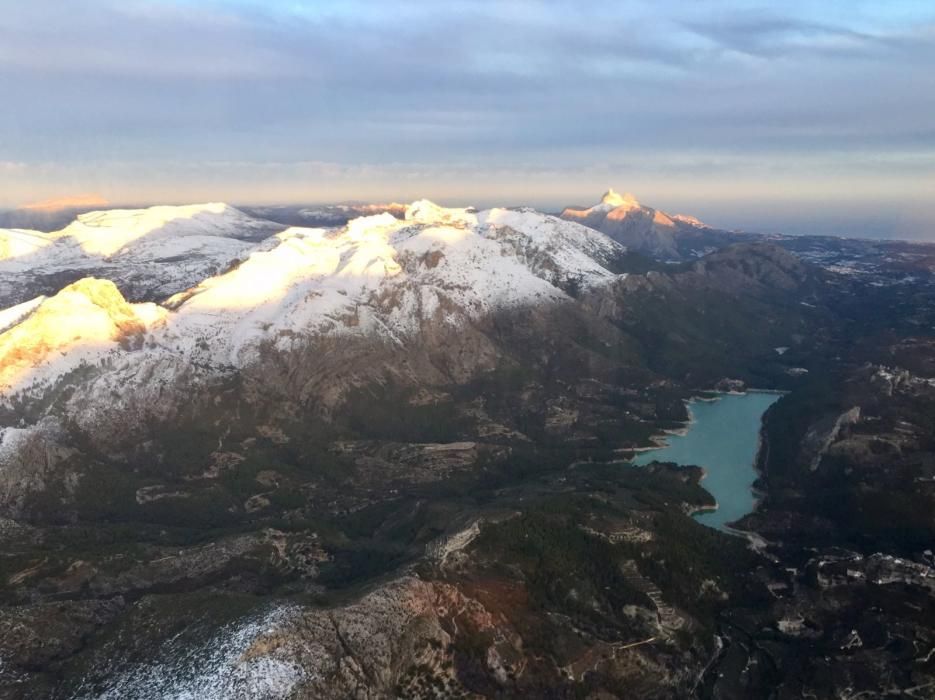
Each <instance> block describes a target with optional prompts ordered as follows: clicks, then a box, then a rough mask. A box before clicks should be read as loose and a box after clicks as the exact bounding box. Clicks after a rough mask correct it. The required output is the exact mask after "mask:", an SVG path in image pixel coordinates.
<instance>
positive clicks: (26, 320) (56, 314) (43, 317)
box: [0, 278, 166, 395]
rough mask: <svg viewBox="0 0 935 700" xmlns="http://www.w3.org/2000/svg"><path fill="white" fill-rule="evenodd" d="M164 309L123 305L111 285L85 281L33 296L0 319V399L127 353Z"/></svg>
mask: <svg viewBox="0 0 935 700" xmlns="http://www.w3.org/2000/svg"><path fill="white" fill-rule="evenodd" d="M165 315H166V311H165V310H164V309H163V308H161V307H159V306H156V305H155V304H133V305H131V304H127V302H126V301H125V300H124V298H123V297H122V296H121V294H120V292H119V291H118V290H117V288H116V287H115V286H114V284H113V282H109V281H106V280H97V279H93V278H88V279H84V280H81V281H79V282H75V283H74V284H70V285H68V286H67V287H65V288H64V289H63V290H62V291H60V292H59V293H58V294H56V295H55V296H54V297H52V298H50V299H45V298H43V297H39V298H37V299H36V300H34V301H32V302H26V303H24V304H21V305H19V306H16V307H13V308H12V309H10V310H9V311H8V312H6V313H5V314H2V315H0V329H3V328H4V324H3V321H4V319H3V318H2V316H10V317H11V318H13V319H16V322H15V323H13V324H12V325H8V327H6V328H5V329H4V330H3V332H0V395H2V394H3V393H5V392H6V393H15V392H16V391H17V390H19V389H21V388H24V387H29V388H31V389H32V390H33V391H34V390H35V389H36V388H37V387H41V386H43V385H45V384H47V383H49V382H54V381H55V380H56V379H58V378H59V377H61V376H63V375H65V374H67V373H68V372H70V371H71V370H73V369H76V368H78V367H81V366H82V365H88V364H92V365H93V364H97V363H99V362H100V360H101V358H103V357H104V356H106V355H108V354H112V353H116V352H121V351H127V350H129V349H131V348H132V347H133V345H134V342H139V340H140V339H141V337H142V335H143V334H144V333H145V332H146V330H147V329H148V328H150V327H151V326H152V325H153V324H154V323H156V322H157V321H159V320H161V319H162V318H163V317H164V316H165Z"/></svg>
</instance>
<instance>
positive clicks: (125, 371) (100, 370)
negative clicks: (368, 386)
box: [0, 201, 625, 461]
mask: <svg viewBox="0 0 935 700" xmlns="http://www.w3.org/2000/svg"><path fill="white" fill-rule="evenodd" d="M188 211H189V212H190V213H191V217H190V218H183V217H182V216H180V215H179V214H180V212H179V210H178V209H174V210H172V211H171V213H172V214H173V215H174V216H173V218H168V217H167V216H166V215H165V212H158V211H157V212H153V211H151V210H150V211H148V212H146V213H139V212H134V213H129V214H128V213H125V212H117V213H113V214H111V215H105V214H100V215H96V216H94V217H88V218H82V220H79V222H77V223H76V224H75V225H73V226H71V227H69V228H68V229H66V230H65V231H63V232H61V233H60V234H58V235H56V236H55V237H53V238H51V239H50V240H51V243H50V244H49V245H48V246H46V247H47V248H59V247H62V248H63V249H66V250H68V249H73V248H79V249H81V250H82V251H83V252H84V253H85V254H88V255H91V253H89V252H88V250H87V248H90V249H92V250H93V251H95V253H94V254H95V255H99V256H101V257H102V258H103V259H107V260H108V261H109V262H110V265H111V266H112V267H111V268H107V269H113V270H114V272H115V274H114V277H113V279H114V280H115V281H116V284H115V283H114V282H111V281H109V280H104V279H96V278H86V279H82V280H80V281H78V282H75V283H72V284H70V285H68V286H65V287H64V288H63V289H61V291H59V292H58V293H56V294H53V295H50V296H48V297H38V298H36V299H33V300H31V301H27V302H23V303H21V304H19V305H17V306H15V307H12V308H9V309H7V310H6V311H5V312H3V314H2V315H0V367H2V368H3V370H2V371H0V405H6V406H7V407H8V408H9V407H11V406H13V405H14V404H15V405H16V406H17V407H18V409H17V411H14V412H13V414H12V415H14V416H16V417H17V418H18V422H17V424H16V425H15V426H14V425H11V424H8V425H7V426H6V427H7V428H17V429H22V428H24V427H26V428H28V425H26V426H24V425H23V424H22V423H23V419H24V416H30V420H31V421H33V422H34V424H35V425H38V424H39V423H41V422H42V421H43V420H45V419H47V418H49V417H50V416H52V415H53V414H55V415H58V416H59V417H61V418H64V419H67V420H74V421H77V423H79V424H80V425H82V426H83V427H85V428H87V429H88V430H89V431H92V432H94V433H95V434H96V435H98V436H104V435H105V434H108V433H109V431H117V432H122V433H124V434H131V433H132V425H130V424H131V423H134V422H135V424H137V425H143V424H145V423H146V421H147V420H149V419H150V418H151V417H152V416H153V415H155V414H160V413H161V414H165V413H166V412H171V411H172V410H174V409H173V406H174V405H175V404H177V403H178V402H179V401H182V400H184V399H185V397H186V396H188V395H189V393H190V392H191V391H193V390H194V389H193V387H194V386H196V385H199V383H201V384H204V383H210V382H213V381H216V380H217V379H218V378H219V377H223V376H231V374H232V373H234V374H237V373H242V374H243V376H246V377H250V376H255V377H259V376H262V377H263V379H262V380H257V381H262V382H263V383H265V384H266V385H268V386H276V385H277V383H279V384H281V385H282V387H283V391H287V392H290V391H294V390H295V386H294V383H295V378H296V376H295V375H299V376H302V378H303V381H304V382H305V383H307V384H308V383H310V382H313V381H318V383H317V384H315V387H314V391H313V389H312V388H311V386H309V387H308V388H306V389H305V390H304V394H303V395H305V396H309V395H311V394H312V393H314V395H315V397H316V400H317V401H319V402H320V403H321V404H322V405H323V406H325V407H327V406H328V405H331V404H334V403H335V402H339V401H340V399H341V396H342V392H344V391H346V390H349V389H350V388H352V387H353V385H354V383H355V382H356V381H359V377H360V376H363V375H367V374H368V373H369V372H372V371H376V370H374V369H373V368H374V367H381V366H391V367H393V371H394V372H398V373H399V374H400V376H402V375H405V374H406V373H407V372H408V373H409V374H410V375H412V376H420V377H424V376H427V375H432V374H433V373H434V374H435V375H437V374H438V373H439V372H442V373H445V372H448V373H451V374H452V376H467V375H469V374H470V373H471V372H472V371H473V370H474V369H476V367H477V366H479V364H483V365H485V366H490V365H491V364H492V363H493V364H495V362H496V352H495V351H494V350H493V349H492V346H491V341H490V339H489V338H487V337H486V336H485V335H484V334H483V333H481V332H479V331H478V330H477V329H476V326H477V325H478V324H483V323H484V322H485V321H484V320H485V319H486V318H490V317H492V316H493V315H495V314H496V313H498V312H503V311H509V310H519V309H523V308H535V307H539V306H552V305H555V304H561V303H563V302H567V301H569V300H570V298H571V296H570V295H575V294H577V293H579V292H580V291H583V290H587V289H588V288H591V287H595V286H599V285H603V284H607V283H609V282H612V281H613V280H616V279H619V277H620V275H618V271H619V268H618V265H619V262H620V260H621V256H623V254H624V253H625V249H624V248H622V247H621V246H620V245H619V244H617V243H615V242H614V241H612V240H610V239H609V238H607V237H606V236H604V235H603V234H600V233H598V232H596V231H593V230H591V229H589V228H586V227H584V226H580V225H578V224H575V223H571V222H566V221H562V220H561V219H559V218H556V217H553V216H548V215H545V214H541V213H539V212H535V211H533V210H507V209H491V210H487V211H481V212H475V211H473V210H470V209H444V208H441V207H438V206H436V205H434V204H432V203H431V202H427V201H419V202H415V203H414V204H412V205H411V206H409V207H408V209H407V211H406V216H405V219H402V220H401V219H397V218H395V217H393V216H391V215H389V214H381V215H377V216H371V217H364V218H359V219H356V220H354V221H351V222H350V223H349V224H348V225H347V226H344V227H341V228H339V229H332V230H328V229H308V228H290V229H287V230H285V231H281V232H279V233H276V234H274V235H273V236H271V237H270V238H269V239H267V240H266V241H264V242H262V243H260V244H258V245H256V247H255V248H254V249H253V250H252V252H248V254H246V255H245V257H244V260H243V261H242V262H241V263H240V264H239V265H237V266H234V267H233V268H232V269H230V270H228V271H226V272H222V273H221V274H217V275H214V276H210V277H207V278H206V279H203V280H201V281H200V282H199V283H198V284H195V285H193V286H191V287H190V288H189V289H187V290H186V291H184V292H181V293H179V294H176V295H174V296H173V297H171V298H169V299H168V300H166V302H165V303H164V305H162V306H158V305H155V304H152V303H135V304H131V303H127V301H126V300H125V298H124V296H123V295H122V294H121V293H120V291H118V287H119V286H120V285H121V284H126V281H127V278H126V276H125V270H126V268H127V267H129V268H130V269H132V270H134V274H136V271H137V270H138V269H139V265H140V262H141V261H144V260H154V259H161V260H165V257H163V256H165V255H166V254H167V253H174V255H173V257H174V258H175V260H176V265H178V266H181V267H182V268H184V270H185V272H184V273H180V274H184V275H194V274H197V272H198V271H199V270H201V269H204V267H206V266H208V265H209V262H208V259H207V258H199V262H198V263H197V265H193V264H190V260H189V258H190V256H191V255H193V254H196V253H197V252H198V251H202V250H203V248H202V244H204V243H205V242H206V241H208V240H210V239H211V236H210V232H212V231H213V232H217V233H223V232H228V231H233V230H235V229H234V228H233V222H236V223H237V228H236V230H237V231H240V232H249V233H250V235H253V233H255V232H256V231H258V230H263V227H264V226H265V224H263V223H262V222H260V223H254V222H249V221H243V220H241V219H240V217H238V215H237V214H236V213H233V212H232V211H231V210H230V209H228V208H226V207H222V206H218V207H212V208H211V209H208V210H207V212H206V210H205V209H204V208H198V209H191V210H188ZM206 213H207V214H210V216H207V215H206ZM219 219H220V220H222V221H225V222H226V221H230V222H232V226H231V227H230V228H228V227H226V226H221V225H219ZM192 220H193V221H195V222H197V223H198V224H199V226H198V227H197V230H198V231H199V232H198V233H196V232H194V230H193V227H191V226H189V225H187V224H188V222H189V221H192ZM121 221H123V222H124V223H123V224H122V225H121V224H119V223H118V222H121ZM156 221H160V222H162V223H161V224H159V226H158V228H159V230H158V233H155V234H154V233H153V231H154V226H153V222H156ZM105 222H106V225H105ZM95 229H100V232H101V234H102V235H101V236H100V237H94V236H93V235H92V234H93V232H94V230H95ZM173 234H174V235H173ZM218 238H219V240H220V241H224V242H228V241H235V242H236V243H237V244H241V243H242V244H243V245H244V248H243V249H241V248H233V247H232V248H231V249H230V250H229V252H230V253H231V254H232V255H233V254H236V253H237V252H238V251H243V250H245V248H246V247H247V246H253V245H255V244H254V243H253V242H251V241H241V240H238V239H233V238H229V237H227V236H218ZM221 245H227V243H222V244H221ZM43 250H44V249H43ZM156 250H158V251H160V252H159V253H158V254H157V253H156V252H154V251H156ZM215 250H216V249H215ZM224 250H228V249H226V248H224ZM18 259H19V258H16V257H13V258H10V259H9V260H8V261H7V263H8V264H15V263H16V261H17V260H18ZM210 260H213V261H214V264H217V263H218V258H216V257H215V258H210ZM180 279H181V277H177V278H176V283H178V280H180ZM459 343H460V344H463V345H464V347H466V348H473V351H472V352H464V351H460V355H456V358H455V360H451V359H450V358H449V359H446V360H445V362H447V363H448V364H447V365H446V368H445V369H439V368H438V367H433V366H431V364H432V360H430V359H426V358H427V357H429V355H431V354H432V353H435V354H442V355H445V354H446V353H448V352H449V351H450V350H451V349H452V348H455V347H456V346H457V345H458V344H459ZM354 348H358V349H359V350H358V351H359V352H360V353H361V354H362V355H363V356H366V357H370V358H371V361H370V362H369V363H368V362H356V363H355V362H354V361H353V360H352V357H353V353H354V352H355V350H354ZM381 348H382V350H381ZM446 348H447V349H446ZM329 353H331V355H329ZM335 353H337V354H335ZM394 354H398V355H399V357H400V359H399V360H398V361H393V362H389V361H387V358H388V357H390V356H393V355H394ZM460 356H464V357H463V358H462V359H458V357H460ZM377 357H380V361H379V362H377V361H375V358H377ZM464 358H467V359H464ZM329 363H330V364H329ZM335 363H337V364H336V365H335ZM459 363H460V364H459ZM332 365H334V367H332ZM381 371H382V370H381ZM273 375H275V376H273ZM344 375H347V377H348V378H347V379H346V380H342V381H344V383H343V384H342V383H341V382H340V381H339V379H340V377H342V376H344ZM355 377H356V378H355ZM315 378H317V380H316V379H315ZM290 383H291V384H290ZM325 385H327V387H328V388H327V389H325V388H323V387H324V386H325ZM329 392H330V393H329ZM55 397H58V398H55ZM30 407H31V408H30ZM49 407H50V408H49ZM46 425H48V423H46ZM95 426H98V428H96V427H95ZM105 426H106V427H105ZM2 427H3V426H0V428H2ZM13 434H14V433H13V432H9V433H8V434H7V438H10V437H11V436H13ZM16 435H17V439H21V438H22V437H23V435H22V432H21V431H18V432H16ZM0 439H2V438H0ZM7 442H8V444H7V445H6V447H7V448H9V447H10V444H9V440H7ZM3 452H4V450H3V445H2V444H0V453H3ZM5 452H6V454H9V449H7V450H6V451H5ZM2 459H3V458H2V457H0V461H2Z"/></svg>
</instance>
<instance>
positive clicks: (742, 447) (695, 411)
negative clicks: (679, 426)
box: [633, 391, 781, 530]
mask: <svg viewBox="0 0 935 700" xmlns="http://www.w3.org/2000/svg"><path fill="white" fill-rule="evenodd" d="M780 396H781V395H780V394H776V393H771V392H765V391H751V392H748V393H746V394H724V395H722V396H719V397H718V398H717V399H715V400H714V401H699V400H695V401H691V402H689V404H688V411H689V413H690V414H691V418H692V422H691V423H690V424H689V426H688V432H687V433H686V434H685V435H670V436H667V437H666V441H667V443H668V444H667V445H666V446H665V447H660V448H659V449H656V450H648V451H646V452H640V453H639V454H637V455H636V457H634V459H633V464H635V465H638V466H644V465H646V464H649V463H650V462H653V461H656V462H675V463H676V464H683V465H690V464H697V465H698V466H699V467H703V468H704V470H705V472H706V476H705V478H704V479H703V480H702V482H701V485H702V486H704V488H705V489H707V490H708V491H709V492H711V495H712V496H714V498H715V499H716V500H717V503H718V508H717V510H715V511H709V512H705V513H699V514H698V515H696V518H697V519H698V521H699V522H701V523H703V524H705V525H708V526H709V527H715V528H718V529H721V530H724V529H727V528H725V525H726V524H727V523H729V522H733V521H735V520H738V519H740V518H742V517H743V516H744V515H746V514H747V513H749V512H751V511H752V510H753V508H754V504H755V501H754V497H753V482H754V481H756V477H757V474H756V468H755V467H756V456H757V450H758V449H759V439H760V426H761V425H762V421H763V414H764V413H765V412H766V409H767V408H769V407H770V406H771V405H772V404H773V403H775V402H776V401H777V400H779V398H780Z"/></svg>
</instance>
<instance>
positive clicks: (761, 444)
mask: <svg viewBox="0 0 935 700" xmlns="http://www.w3.org/2000/svg"><path fill="white" fill-rule="evenodd" d="M788 393H789V392H788V391H785V390H782V389H759V388H753V387H751V388H749V389H746V390H744V391H722V390H711V391H705V392H699V395H696V396H691V397H690V398H688V399H685V400H684V403H685V406H686V409H687V410H688V415H689V419H688V420H687V421H684V422H683V426H682V427H681V428H675V429H671V428H670V429H667V430H663V431H662V432H661V433H658V434H655V435H652V436H651V437H650V441H651V442H653V443H654V444H653V445H652V446H644V447H636V448H631V449H622V450H620V451H621V452H629V453H631V457H630V460H629V461H630V462H631V464H632V460H633V457H635V456H636V455H637V454H639V453H646V452H652V451H655V450H661V449H664V448H666V447H668V446H669V444H670V443H669V441H668V440H667V438H668V437H670V436H672V435H676V436H685V435H687V434H688V431H689V430H690V429H691V426H692V424H694V423H695V422H696V421H695V417H694V414H693V413H692V410H691V405H692V404H693V403H695V402H705V403H714V402H717V401H720V400H721V398H722V397H724V396H747V395H749V394H772V395H777V396H780V397H781V396H785V395H786V394H788ZM702 394H703V395H702ZM712 394H713V395H714V396H711V395H712ZM774 403H775V402H774ZM772 405H773V404H770V406H768V407H767V408H766V410H765V411H763V414H762V415H761V416H760V426H759V429H758V430H757V440H756V451H755V453H754V456H753V462H752V464H751V467H752V468H753V473H754V477H755V478H754V481H753V483H751V484H750V494H751V495H752V497H753V504H752V507H751V508H750V510H749V511H748V512H747V513H745V514H744V515H742V516H741V517H740V518H739V519H738V520H737V521H732V522H731V523H724V524H722V525H721V526H720V527H717V528H714V529H719V530H721V531H722V532H725V533H727V534H731V535H734V536H737V537H744V538H746V539H747V540H748V542H749V543H750V546H751V548H753V549H754V550H756V551H763V549H764V548H765V547H766V546H767V545H768V544H769V543H768V541H767V540H765V539H764V538H763V537H762V536H761V535H759V534H757V533H755V532H753V531H750V530H743V529H741V528H739V527H735V526H733V523H735V522H738V521H739V520H743V519H744V518H746V517H747V516H748V515H751V514H753V513H756V512H757V511H758V510H759V509H760V508H761V507H762V505H763V503H764V502H765V499H766V497H767V495H768V494H767V493H766V492H765V491H763V490H762V489H760V488H758V487H757V486H756V484H757V482H759V481H760V480H761V479H763V478H764V476H765V475H764V473H763V471H762V469H761V464H762V459H763V454H764V450H766V449H768V441H767V439H766V436H765V434H764V430H765V418H766V414H767V412H768V411H769V409H770V408H771V407H772ZM634 466H635V465H634ZM701 469H702V475H701V478H700V479H699V484H700V485H701V486H702V487H703V486H704V484H703V482H704V479H705V477H706V476H707V470H705V469H704V468H703V467H702V468H701ZM709 493H710V492H709ZM711 495H712V496H714V494H711ZM718 508H719V504H718V503H717V499H716V498H715V504H714V506H713V507H712V506H699V507H696V508H689V509H688V514H689V515H690V516H691V517H696V516H699V515H703V514H704V513H712V512H716V511H717V510H718Z"/></svg>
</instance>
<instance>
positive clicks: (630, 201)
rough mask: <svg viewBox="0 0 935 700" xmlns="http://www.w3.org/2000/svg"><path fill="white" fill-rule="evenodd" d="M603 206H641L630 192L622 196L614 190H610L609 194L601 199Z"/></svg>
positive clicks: (605, 194)
mask: <svg viewBox="0 0 935 700" xmlns="http://www.w3.org/2000/svg"><path fill="white" fill-rule="evenodd" d="M601 204H610V205H612V206H615V207H621V206H631V207H633V206H639V205H640V203H639V202H638V201H637V199H636V197H634V196H633V195H632V194H630V193H629V192H624V193H623V194H620V193H619V192H615V191H614V189H613V188H610V189H608V190H607V192H605V193H604V196H603V197H601Z"/></svg>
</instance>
